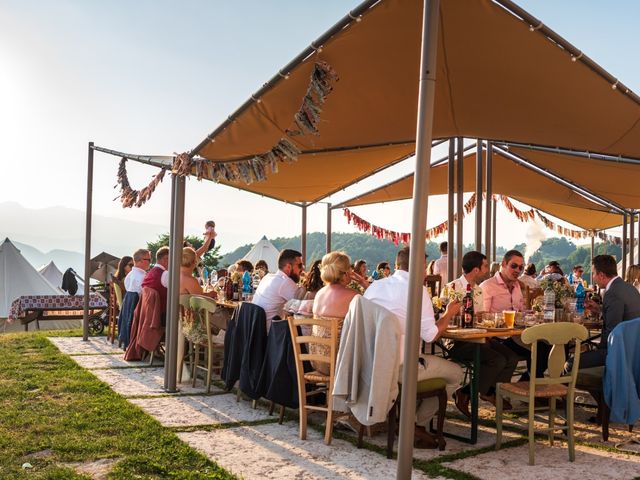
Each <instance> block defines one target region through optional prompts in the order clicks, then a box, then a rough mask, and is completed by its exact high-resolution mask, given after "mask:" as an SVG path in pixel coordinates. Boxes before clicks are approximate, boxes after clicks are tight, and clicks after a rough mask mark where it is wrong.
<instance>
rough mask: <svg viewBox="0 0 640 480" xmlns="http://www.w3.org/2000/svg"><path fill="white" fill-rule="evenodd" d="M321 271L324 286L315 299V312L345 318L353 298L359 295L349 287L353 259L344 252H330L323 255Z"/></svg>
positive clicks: (321, 315)
mask: <svg viewBox="0 0 640 480" xmlns="http://www.w3.org/2000/svg"><path fill="white" fill-rule="evenodd" d="M320 272H321V277H322V281H323V282H324V287H322V288H321V289H320V290H319V291H318V293H316V295H315V298H314V299H313V309H312V311H313V314H314V315H315V316H317V317H340V318H344V316H345V315H346V314H347V311H348V310H349V303H351V299H352V298H353V297H355V296H356V295H358V292H357V291H355V290H354V289H352V288H348V287H347V285H348V284H349V282H351V260H350V259H349V257H348V256H347V255H346V254H345V253H344V252H329V253H327V254H326V255H325V256H324V257H322V263H321V264H320Z"/></svg>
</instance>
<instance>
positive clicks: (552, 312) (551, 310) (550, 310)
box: [542, 286, 556, 322]
mask: <svg viewBox="0 0 640 480" xmlns="http://www.w3.org/2000/svg"><path fill="white" fill-rule="evenodd" d="M542 305H543V306H542V312H543V314H544V321H545V322H553V321H554V319H555V316H556V294H555V292H554V291H553V288H551V286H548V287H547V288H546V290H545V291H544V296H543V297H542Z"/></svg>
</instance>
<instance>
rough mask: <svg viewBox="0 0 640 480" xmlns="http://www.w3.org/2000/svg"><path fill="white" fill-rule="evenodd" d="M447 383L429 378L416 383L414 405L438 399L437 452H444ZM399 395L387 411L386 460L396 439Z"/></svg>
mask: <svg viewBox="0 0 640 480" xmlns="http://www.w3.org/2000/svg"><path fill="white" fill-rule="evenodd" d="M446 387H447V382H446V381H445V380H444V379H443V378H429V379H428V380H423V381H421V382H418V390H417V395H416V401H417V403H416V404H419V402H420V400H423V399H425V398H429V397H438V423H437V424H436V425H437V426H436V438H437V439H438V450H444V447H445V441H444V432H443V430H444V417H445V415H446V413H447V390H446ZM400 395H401V393H399V394H398V398H397V399H396V401H395V403H394V404H393V407H391V410H390V411H389V418H388V421H387V422H388V423H387V458H391V457H392V456H393V443H394V441H395V438H396V432H397V429H398V421H397V419H398V418H399V415H398V408H400ZM362 433H363V432H362V430H361V431H360V435H359V436H358V444H359V445H358V446H360V445H361V443H362Z"/></svg>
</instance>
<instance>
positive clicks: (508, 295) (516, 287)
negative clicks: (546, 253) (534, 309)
mask: <svg viewBox="0 0 640 480" xmlns="http://www.w3.org/2000/svg"><path fill="white" fill-rule="evenodd" d="M523 269H524V257H523V256H522V253H520V252H519V251H518V250H509V251H508V252H507V253H505V254H504V257H503V259H502V263H501V264H500V270H498V272H496V274H495V275H494V276H493V277H491V278H489V279H488V280H485V281H484V282H482V283H481V284H480V288H481V289H482V304H483V311H485V312H491V313H502V312H504V311H505V310H514V311H516V312H521V311H522V310H523V308H524V299H523V297H522V289H521V288H520V283H519V282H518V277H519V276H520V272H521V271H522V270H523ZM497 341H499V342H501V343H502V344H503V345H504V346H507V347H509V348H510V349H511V350H513V352H515V353H516V354H517V355H518V357H519V358H522V359H524V360H526V361H527V370H530V368H531V351H530V350H529V349H528V348H526V347H523V346H522V345H520V344H518V343H516V342H515V341H514V340H513V338H507V339H506V340H497ZM538 347H539V348H538V353H539V355H538V362H537V364H536V377H538V378H540V377H543V376H544V372H545V370H546V369H547V357H548V355H549V351H550V347H548V346H547V344H546V343H544V342H540V343H538ZM529 377H530V372H527V373H525V374H524V375H522V377H521V379H520V380H521V381H526V380H528V379H529Z"/></svg>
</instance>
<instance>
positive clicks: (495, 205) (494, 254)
mask: <svg viewBox="0 0 640 480" xmlns="http://www.w3.org/2000/svg"><path fill="white" fill-rule="evenodd" d="M491 221H492V225H491V230H492V237H493V240H492V241H491V246H492V247H493V248H492V250H493V251H492V252H491V253H492V257H493V261H494V262H496V261H497V260H496V257H497V256H498V255H497V252H498V237H497V236H496V225H497V223H498V201H497V200H496V199H495V198H494V199H493V216H492V218H491ZM488 256H489V255H487V257H488Z"/></svg>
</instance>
